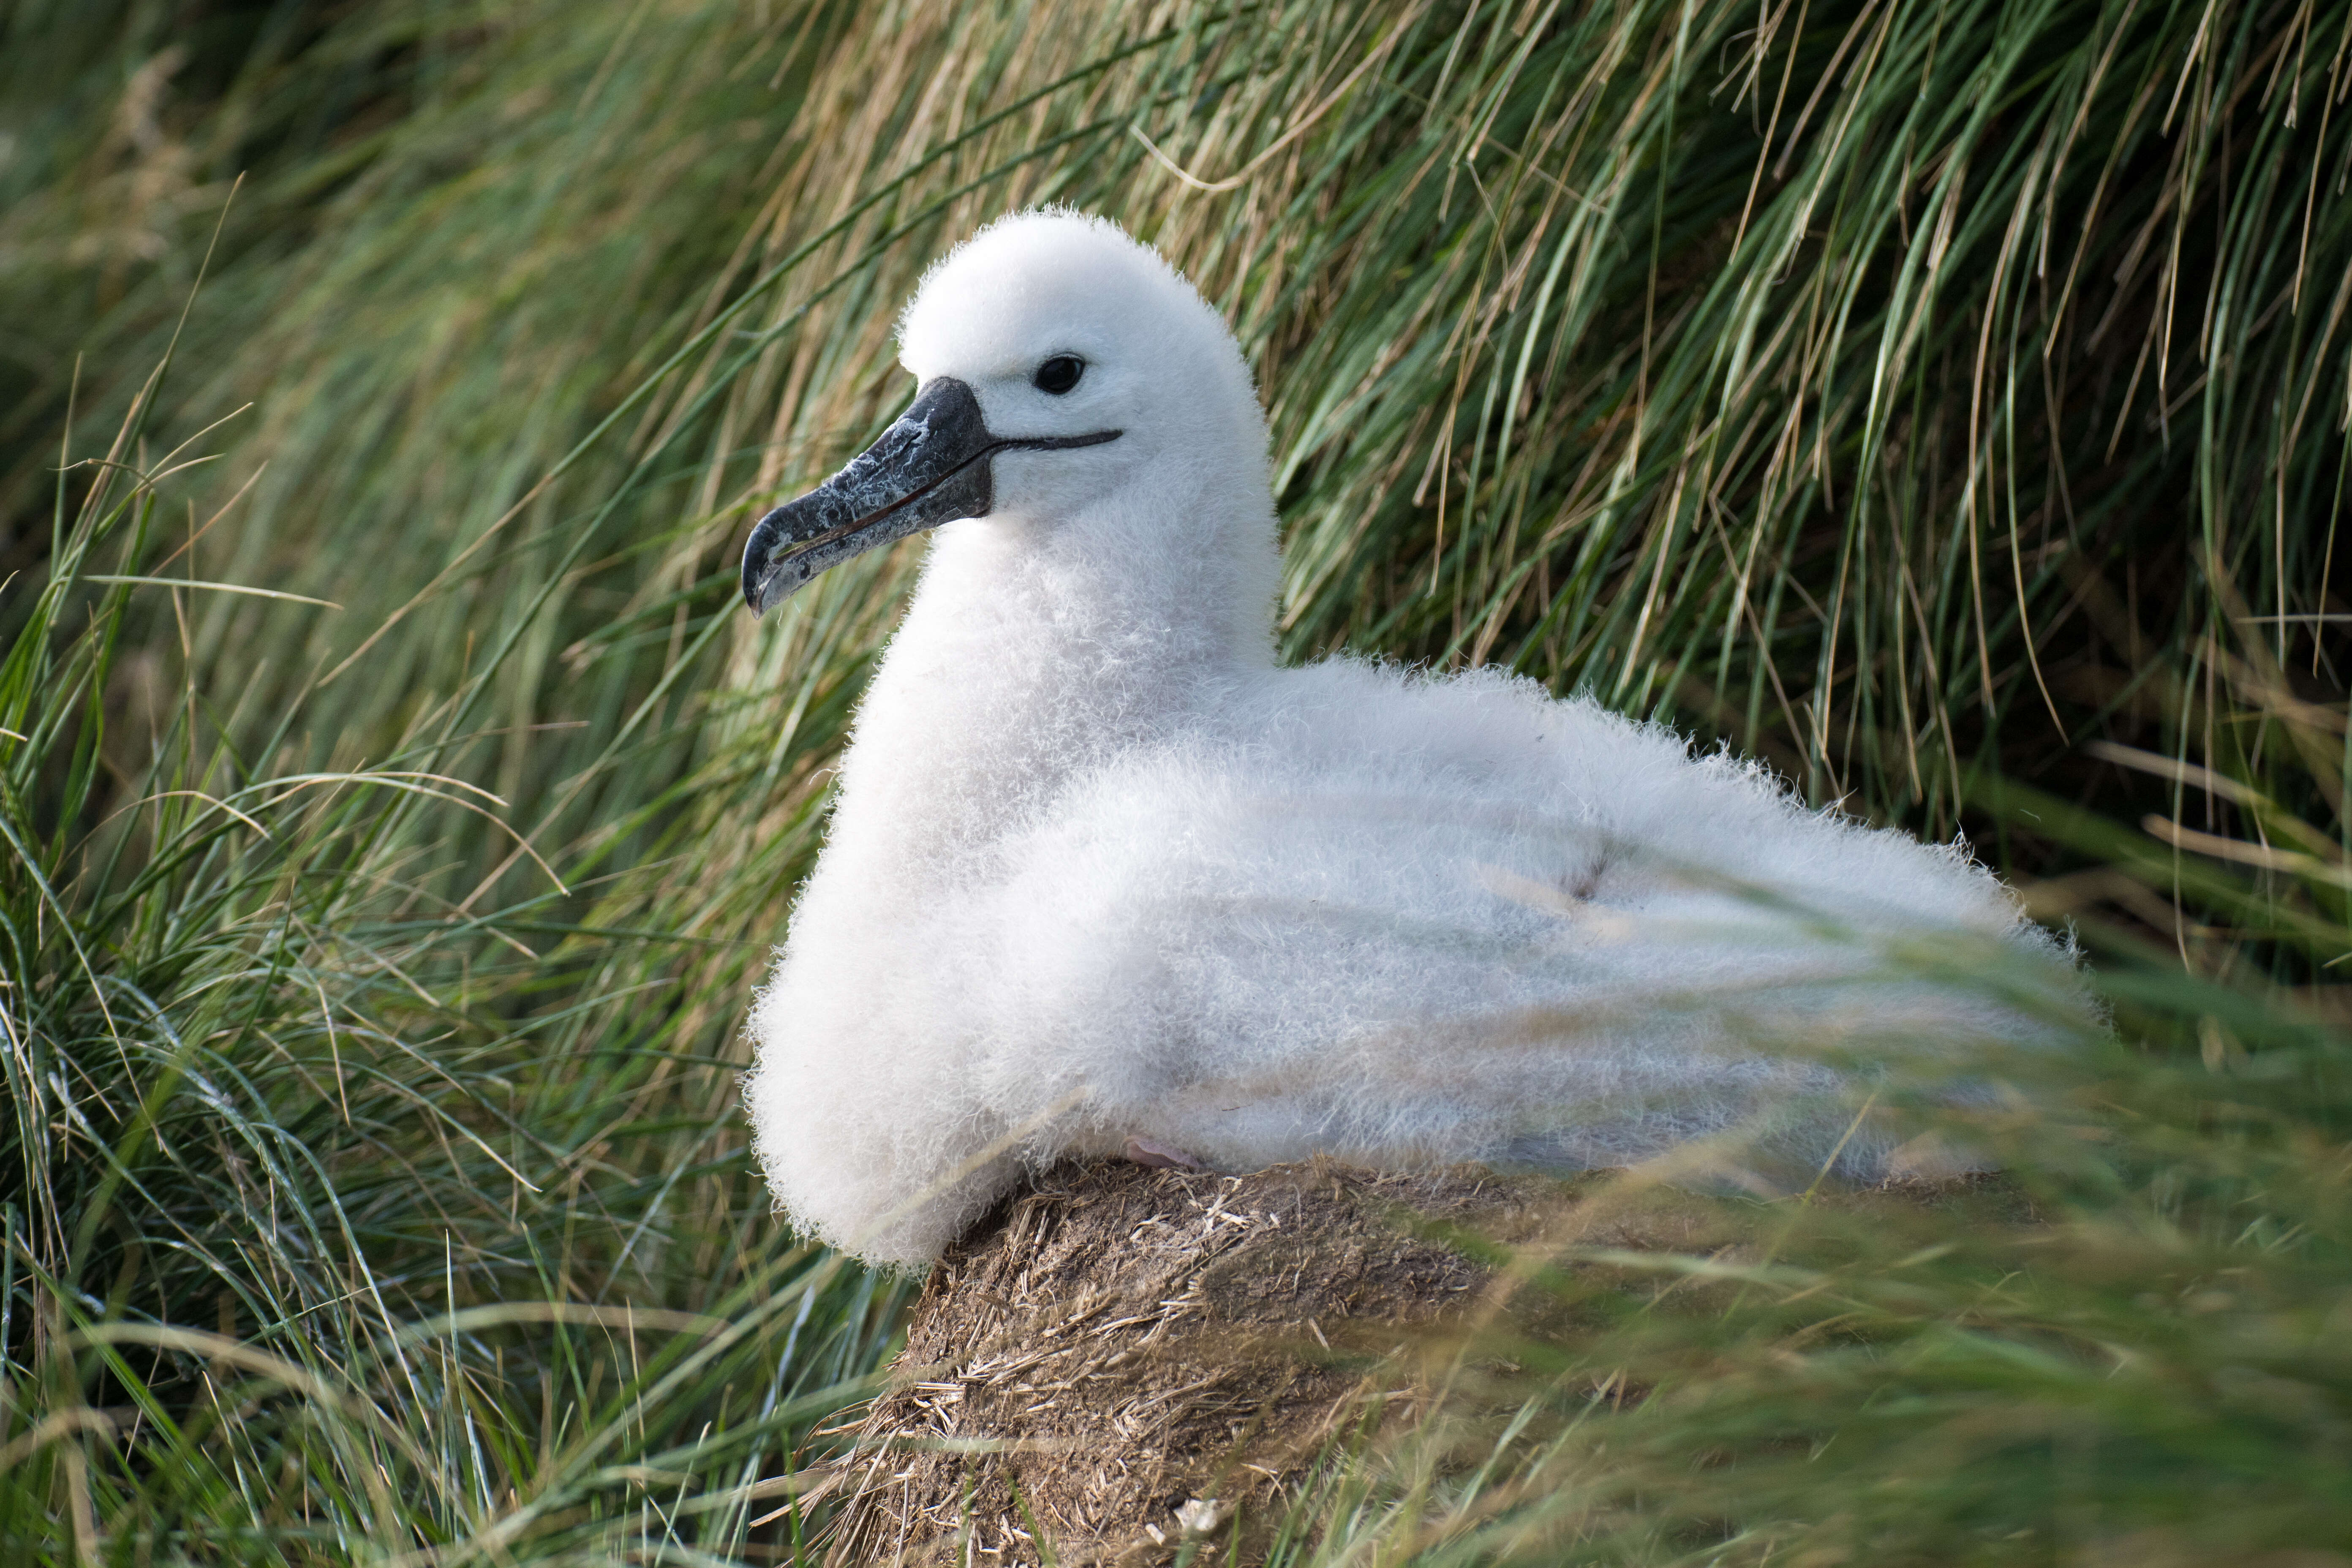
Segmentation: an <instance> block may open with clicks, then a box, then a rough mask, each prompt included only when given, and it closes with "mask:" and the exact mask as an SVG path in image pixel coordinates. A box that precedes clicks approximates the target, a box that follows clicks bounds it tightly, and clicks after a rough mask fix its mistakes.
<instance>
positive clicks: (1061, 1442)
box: [810, 1160, 1741, 1568]
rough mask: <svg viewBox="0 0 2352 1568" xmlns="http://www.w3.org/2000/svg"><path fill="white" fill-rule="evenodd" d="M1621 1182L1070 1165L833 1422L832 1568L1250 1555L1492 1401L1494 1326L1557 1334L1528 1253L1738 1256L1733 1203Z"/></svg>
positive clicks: (829, 1484)
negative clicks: (1301, 1492) (1429, 1427)
mask: <svg viewBox="0 0 2352 1568" xmlns="http://www.w3.org/2000/svg"><path fill="white" fill-rule="evenodd" d="M1740 1228H1741V1227H1739V1226H1737V1225H1736V1224H1734V1223H1733V1222H1732V1221H1731V1220H1730V1219H1729V1218H1728V1217H1727V1210H1726V1208H1725V1207H1724V1206H1723V1205H1720V1204H1717V1203H1712V1202H1709V1201H1706V1200H1703V1199H1696V1198H1692V1197H1690V1196H1688V1195H1686V1194H1677V1193H1674V1192H1672V1191H1669V1190H1666V1189H1662V1188H1658V1187H1655V1186H1653V1185H1650V1184H1643V1183H1635V1182H1628V1181H1616V1180H1612V1173H1592V1174H1589V1175H1586V1176H1583V1177H1580V1178H1577V1179H1574V1180H1570V1181H1565V1182H1563V1181H1556V1180H1544V1179H1539V1178H1531V1177H1503V1176H1497V1175H1496V1174H1495V1173H1492V1172H1490V1171H1487V1170H1485V1169H1483V1168H1480V1167H1474V1166H1465V1167H1458V1168H1455V1169H1453V1170H1447V1171H1442V1172H1433V1173H1421V1174H1381V1173H1371V1172H1366V1171H1360V1170H1353V1169H1349V1168H1346V1167H1342V1166H1339V1165H1336V1164H1333V1163H1328V1162H1324V1161H1320V1160H1318V1161H1316V1162H1313V1163H1304V1164H1294V1165H1282V1166H1276V1167H1274V1168H1273V1169H1270V1170H1265V1171H1260V1172H1257V1173H1254V1174H1251V1175H1246V1176H1217V1175H1207V1174H1192V1173H1180V1172H1162V1171H1148V1170H1145V1169H1142V1168H1140V1167H1138V1166H1133V1165H1123V1164H1098V1165H1091V1166H1083V1167H1080V1166H1070V1167H1064V1168H1061V1169H1059V1170H1056V1171H1054V1172H1052V1173H1048V1174H1046V1175H1045V1176H1044V1177H1041V1178H1040V1179H1039V1180H1038V1181H1037V1182H1036V1183H1035V1184H1033V1185H1032V1186H1031V1187H1030V1188H1029V1189H1028V1190H1026V1191H1024V1192H1023V1193H1021V1194H1016V1195H1015V1196H1014V1197H1013V1198H1011V1199H1009V1200H1007V1202H1006V1204H1005V1205H1004V1206H1003V1208H1001V1209H1000V1210H999V1211H998V1212H997V1214H996V1215H992V1217H991V1218H990V1219H989V1220H988V1221H986V1222H985V1223H983V1224H982V1225H981V1226H978V1227H976V1228H975V1229H974V1231H973V1232H972V1234H971V1236H970V1237H967V1238H966V1239H965V1241H964V1242H963V1243H962V1244H961V1245H960V1246H959V1247H956V1248H955V1249H953V1250H952V1251H951V1252H950V1254H949V1256H948V1257H947V1258H945V1259H944V1260H943V1261H942V1262H941V1263H940V1265H939V1267H938V1268H936V1269H935V1270H934V1271H933V1272H932V1274H931V1276H930V1279H929V1283H928V1284H927V1286H926V1288H925V1289H924V1292H923V1295H922V1299H921V1300H920V1301H919V1303H918V1304H917V1307H916V1309H915V1312H914V1316H913V1318H912V1321H911V1323H910V1326H909V1329H908V1343H907V1349H906V1352H905V1353H904V1354H903V1355H902V1356H901V1358H900V1360H899V1362H898V1369H897V1373H896V1376H895V1377H894V1380H893V1384H892V1387H891V1388H890V1390H889V1391H887V1393H885V1394H882V1395H881V1396H880V1397H879V1398H877V1400H876V1401H875V1402H874V1403H873V1405H871V1406H870V1407H868V1408H867V1409H866V1410H865V1411H864V1412H863V1413H862V1415H858V1416H857V1417H856V1419H854V1420H853V1421H852V1422H850V1423H849V1424H847V1425H845V1426H841V1427H837V1428H835V1431H836V1432H837V1433H845V1434H854V1436H853V1438H852V1443H851V1446H850V1447H849V1448H848V1449H846V1450H845V1452H844V1453H843V1454H842V1455H841V1456H840V1457H839V1458H836V1459H835V1460H834V1461H832V1462H831V1465H830V1467H829V1469H830V1474H829V1476H828V1477H827V1479H825V1480H824V1482H823V1483H822V1484H821V1485H820V1487H819V1489H818V1495H830V1496H832V1497H834V1498H835V1499H837V1500H840V1501H841V1504H842V1506H841V1510H840V1512H839V1514H838V1515H837V1516H836V1520H835V1526H834V1530H833V1539H832V1547H831V1552H830V1554H829V1556H828V1557H827V1559H826V1561H827V1562H828V1563H831V1564H837V1565H841V1568H851V1565H856V1568H864V1565H866V1564H871V1563H896V1562H906V1563H927V1562H947V1561H959V1562H960V1561H964V1560H966V1559H968V1558H970V1559H971V1560H978V1557H979V1556H980V1555H985V1557H986V1558H987V1560H988V1561H992V1562H998V1563H1043V1562H1045V1561H1047V1560H1048V1559H1047V1558H1046V1556H1045V1552H1041V1550H1040V1538H1042V1539H1043V1542H1044V1545H1045V1551H1048V1552H1051V1554H1052V1557H1051V1561H1054V1562H1055V1563H1060V1564H1064V1565H1066V1568H1076V1565H1077V1564H1113V1563H1117V1564H1143V1563H1160V1562H1164V1561H1167V1560H1168V1559H1170V1558H1171V1557H1172V1556H1173V1555H1174V1554H1175V1552H1176V1551H1177V1550H1178V1548H1179V1547H1180V1545H1181V1543H1182V1542H1184V1541H1186V1540H1188V1539H1195V1540H1200V1541H1201V1545H1200V1547H1199V1548H1198V1549H1197V1555H1196V1556H1195V1557H1194V1558H1193V1561H1194V1562H1196V1563H1202V1564H1207V1563H1223V1562H1226V1561H1229V1560H1235V1559H1237V1560H1240V1561H1247V1560H1249V1559H1250V1558H1251V1557H1252V1556H1253V1555H1254V1549H1255V1545H1256V1543H1257V1542H1258V1541H1259V1540H1261V1539H1262V1531H1263V1528H1264V1526H1265V1522H1266V1521H1268V1519H1269V1518H1270V1517H1271V1516H1272V1515H1274V1514H1276V1513H1277V1512H1278V1511H1279V1507H1280V1501H1281V1498H1282V1494H1283V1492H1284V1491H1285V1489H1286V1488H1288V1487H1291V1486H1294V1485H1295V1484H1296V1483H1297V1482H1298V1481H1300V1480H1302V1479H1304V1478H1305V1477H1306V1476H1307V1472H1308V1471H1309V1470H1310V1468H1312V1467H1313V1465H1314V1464H1315V1462H1316V1461H1317V1459H1318V1458H1319V1457H1320V1456H1321V1455H1323V1454H1324V1453H1325V1452H1326V1451H1327V1450H1328V1448H1329V1447H1330V1446H1331V1444H1332V1443H1333V1442H1334V1440H1335V1439H1338V1438H1339V1437H1341V1436H1344V1435H1346V1434H1348V1433H1349V1432H1350V1431H1351V1430H1355V1429H1360V1428H1362V1427H1366V1426H1400V1425H1402V1424H1404V1423H1408V1422H1410V1421H1411V1420H1412V1418H1413V1417H1414V1416H1415V1415H1418V1414H1420V1413H1422V1412H1423V1411H1424V1410H1425V1409H1426V1408H1427V1407H1428V1405H1429V1404H1430V1402H1431V1400H1432V1398H1433V1396H1434V1395H1435V1394H1436V1393H1437V1392H1438V1391H1439V1390H1440V1389H1445V1390H1447V1391H1448V1392H1449V1393H1450V1394H1455V1395H1458V1394H1460V1393H1461V1391H1462V1389H1463V1386H1464V1381H1465V1368H1469V1369H1470V1381H1471V1382H1472V1383H1476V1382H1481V1381H1484V1380H1483V1379H1482V1378H1480V1377H1479V1376H1478V1375H1477V1373H1476V1372H1475V1366H1474V1365H1473V1363H1475V1340H1476V1335H1475V1330H1476V1329H1477V1328H1478V1327H1479V1326H1480V1325H1481V1323H1482V1322H1485V1321H1492V1320H1493V1319H1496V1318H1497V1317H1509V1318H1515V1319H1518V1320H1520V1321H1518V1322H1517V1323H1516V1324H1515V1325H1514V1326H1515V1327H1516V1328H1517V1330H1519V1331H1525V1330H1527V1329H1528V1328H1531V1327H1535V1326H1536V1325H1534V1324H1532V1323H1530V1322H1529V1321H1526V1320H1528V1318H1529V1317H1530V1316H1531V1315H1532V1314H1535V1313H1539V1312H1541V1311H1542V1310H1544V1304H1545V1302H1546V1301H1547V1300H1549V1298H1546V1297H1545V1296H1544V1295H1543V1293H1542V1292H1540V1291H1532V1290H1521V1289H1517V1286H1518V1283H1519V1280H1518V1278H1517V1273H1518V1271H1517V1269H1516V1268H1514V1267H1513V1265H1512V1262H1511V1259H1512V1258H1513V1257H1514V1256H1515V1254H1516V1253H1517V1252H1518V1250H1519V1249H1524V1252H1525V1255H1526V1256H1528V1257H1534V1256H1539V1255H1545V1254H1549V1252H1550V1251H1551V1250H1552V1248H1553V1247H1558V1246H1561V1245H1568V1244H1577V1245H1581V1246H1585V1247H1629V1248H1637V1249H1642V1250H1673V1251H1677V1252H1708V1251H1715V1250H1717V1249H1718V1248H1721V1247H1727V1246H1736V1245H1737V1244H1738V1239H1739V1235H1738V1232H1739V1229H1740ZM1532 1243H1541V1244H1542V1245H1541V1246H1530V1245H1529V1244H1532ZM1544 1327H1545V1328H1548V1329H1549V1331H1550V1332H1551V1333H1563V1332H1565V1333H1572V1332H1573V1325H1572V1324H1570V1323H1558V1324H1550V1325H1545V1326H1544ZM1620 1392H1621V1394H1622V1390H1621V1391H1620ZM814 1500H815V1498H814V1496H813V1497H812V1498H811V1499H810V1501H812V1502H813V1501H814ZM1237 1525H1238V1528H1236V1526H1237ZM1237 1543H1238V1544H1237ZM1229 1554H1231V1555H1230V1556H1229Z"/></svg>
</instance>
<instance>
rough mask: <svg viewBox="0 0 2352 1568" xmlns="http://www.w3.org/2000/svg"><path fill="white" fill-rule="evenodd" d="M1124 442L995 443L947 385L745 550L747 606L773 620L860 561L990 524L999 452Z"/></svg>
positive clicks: (754, 536) (965, 393)
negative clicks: (979, 522)
mask: <svg viewBox="0 0 2352 1568" xmlns="http://www.w3.org/2000/svg"><path fill="white" fill-rule="evenodd" d="M1123 434H1124V432H1123V431H1118V430H1097V431H1095V432H1093V433H1092V434H1090V435H1086V436H1033V437H1006V436H997V435H992V434H991V433H990V431H989V428H988V420H987V418H986V416H983V415H982V413H981V411H980V399H979V398H977V397H975V396H973V395H972V391H971V387H970V386H968V385H966V384H964V383H962V382H961V381H958V380H956V379H955V377H953V376H950V375H943V376H940V377H938V378H937V379H935V380H933V381H930V382H929V383H927V384H925V385H924V386H923V388H922V390H921V392H920V394H919V395H917V397H916V398H915V401H914V405H912V406H911V407H909V408H908V410H907V412H905V413H904V414H901V415H900V416H898V418H897V420H895V421H894V422H893V423H892V424H891V426H890V428H888V429H887V430H885V431H883V432H882V438H881V439H880V440H878V441H877V442H875V443H874V445H872V446H871V447H867V448H866V450H865V451H863V452H861V453H859V454H858V455H857V456H856V457H855V458H851V459H850V460H849V466H848V467H846V468H843V469H842V470H841V472H839V473H837V474H835V475H834V476H833V478H831V479H827V480H825V481H824V483H823V484H821V485H819V486H818V487H817V488H816V489H813V490H811V491H809V493H808V494H806V495H804V496H803V497H801V498H800V500H794V501H786V502H785V503H784V504H783V505H782V506H780V507H778V508H777V509H776V510H773V511H772V512H770V513H769V514H768V515H767V516H765V517H763V518H761V520H760V521H759V523H758V525H757V526H755V527H754V528H753V529H752V530H751V539H750V540H749V541H748V542H746V543H745V544H744V546H743V602H744V603H745V604H747V605H751V612H752V614H754V615H765V614H767V613H768V612H769V611H770V610H772V609H773V608H775V607H776V606H777V605H781V604H782V603H783V602H784V601H785V600H786V599H789V598H791V597H792V596H793V593H794V592H795V591H796V590H797V589H799V588H800V587H801V586H802V585H803V584H806V583H807V582H808V581H809V580H810V579H811V578H813V577H814V576H815V575H816V574H818V573H820V572H822V571H824V569H825V568H826V567H828V566H835V565H838V564H840V563H842V562H844V561H846V560H848V559H849V558H850V557H851V556H853V555H859V554H863V553H864V552H866V551H868V550H873V549H877V548H878V547H880V546H882V545H885V544H889V543H892V542H895V541H898V540H901V539H904V538H906V537H907V535H908V534H910V533H919V532H920V531H923V530H924V529H927V528H937V527H938V526H939V525H940V523H943V522H953V521H955V520H956V519H958V518H960V517H986V516H987V515H988V510H989V507H990V506H991V505H992V503H993V502H994V500H995V488H994V480H993V477H992V474H991V472H990V468H989V464H990V460H991V459H992V458H994V457H995V456H996V454H997V453H999V452H1021V451H1028V452H1053V451H1061V450H1063V449H1065V448H1067V447H1097V446H1100V445H1101V444H1102V443H1103V442H1105V441H1116V440H1118V437H1120V436H1121V435H1123Z"/></svg>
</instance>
